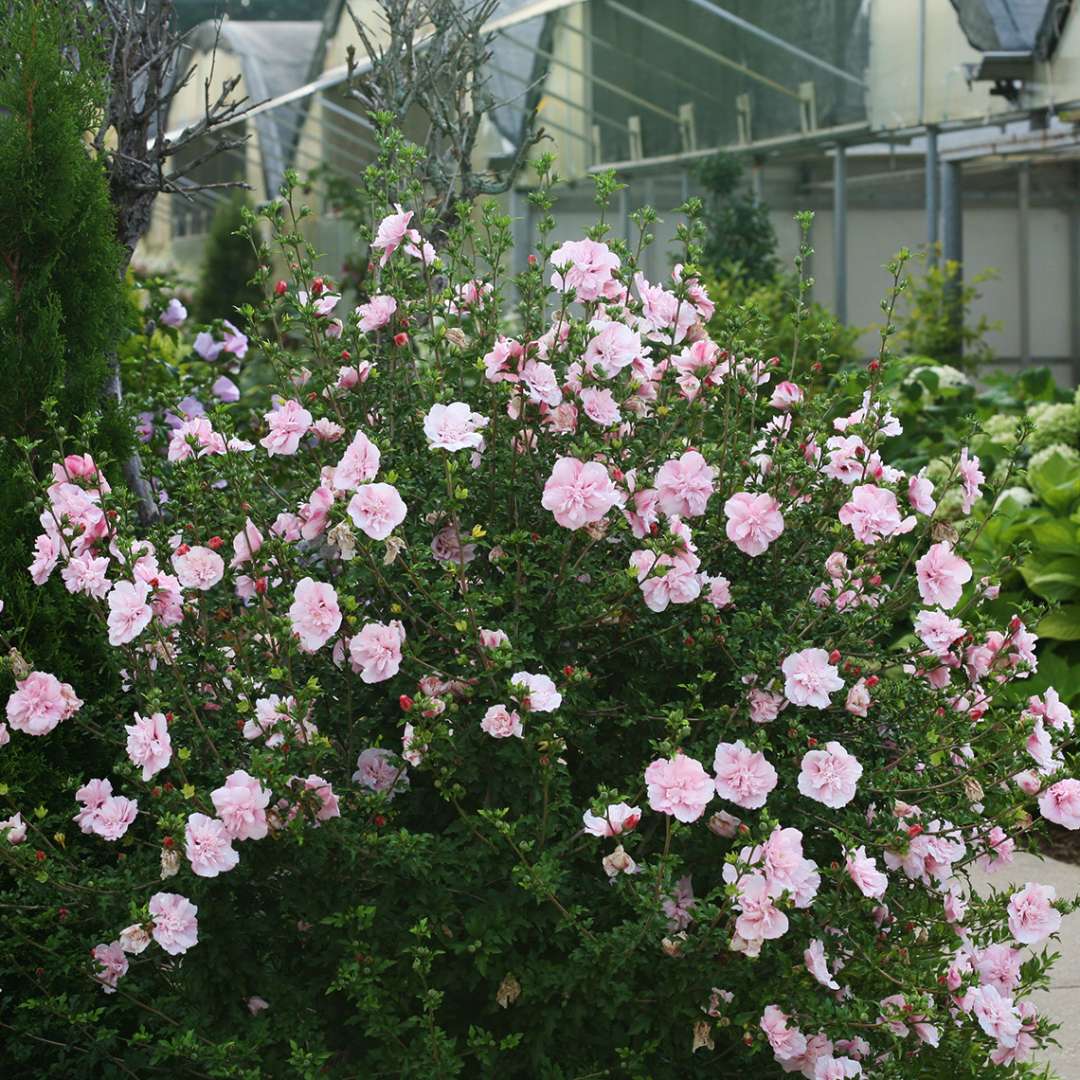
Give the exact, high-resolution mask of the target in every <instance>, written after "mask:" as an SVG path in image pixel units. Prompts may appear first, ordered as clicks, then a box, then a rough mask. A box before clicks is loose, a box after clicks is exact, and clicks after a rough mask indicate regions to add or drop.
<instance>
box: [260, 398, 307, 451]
mask: <svg viewBox="0 0 1080 1080" xmlns="http://www.w3.org/2000/svg"><path fill="white" fill-rule="evenodd" d="M263 419H264V420H265V421H266V422H267V424H268V425H269V426H270V432H269V434H268V435H264V436H263V438H261V439H260V440H259V445H260V446H264V447H266V452H267V453H268V454H269V455H270V456H271V457H273V456H274V454H284V455H289V454H295V453H296V451H297V449H299V447H300V440H301V439H302V438H303V437H304V436H305V435H306V434H307V432H308V428H310V427H311V424H312V418H311V413H309V412H308V411H307V409H305V408H304V407H303V405H301V404H300V402H299V401H286V402H284V403H283V404H282V406H281V408H280V409H271V410H270V412H268V413H266V414H265V416H264V417H263Z"/></svg>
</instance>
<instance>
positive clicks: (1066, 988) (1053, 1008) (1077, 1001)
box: [972, 854, 1080, 1080]
mask: <svg viewBox="0 0 1080 1080" xmlns="http://www.w3.org/2000/svg"><path fill="white" fill-rule="evenodd" d="M972 880H973V881H974V883H975V885H976V887H977V888H979V889H980V891H982V889H981V886H983V885H985V884H986V883H989V884H991V885H993V887H994V888H996V889H1004V888H1007V887H1008V886H1009V885H1023V884H1024V882H1026V881H1037V882H1039V883H1040V884H1042V885H1053V886H1054V888H1056V889H1057V894H1058V896H1060V897H1066V898H1069V899H1071V898H1072V897H1074V896H1076V895H1078V894H1080V866H1075V865H1072V864H1070V863H1063V862H1058V861H1057V860H1056V859H1040V858H1037V857H1036V856H1035V855H1028V854H1018V855H1017V856H1016V860H1015V862H1013V864H1012V866H1009V867H1006V868H1005V869H1004V870H999V871H997V872H996V873H994V874H991V875H989V876H987V875H982V874H978V873H976V874H973V875H972ZM1055 951H1057V952H1059V953H1061V959H1059V960H1058V962H1057V963H1056V964H1055V965H1054V967H1053V968H1052V969H1051V973H1050V975H1051V987H1050V989H1049V990H1048V991H1046V992H1045V993H1040V994H1035V995H1033V996H1032V998H1031V1002H1032V1004H1033V1005H1034V1006H1035V1007H1036V1008H1037V1009H1038V1010H1039V1012H1040V1013H1042V1014H1044V1015H1045V1016H1047V1017H1049V1018H1051V1019H1053V1020H1055V1021H1056V1022H1057V1023H1059V1024H1061V1027H1060V1028H1059V1029H1058V1031H1057V1033H1056V1035H1055V1037H1056V1038H1057V1040H1058V1042H1059V1043H1060V1044H1061V1045H1060V1046H1052V1047H1050V1052H1049V1053H1048V1054H1047V1055H1045V1059H1044V1060H1047V1061H1049V1062H1050V1064H1051V1065H1052V1066H1053V1068H1054V1071H1055V1073H1056V1075H1057V1076H1058V1077H1060V1080H1080V911H1076V912H1074V913H1073V914H1072V915H1068V916H1066V918H1065V920H1064V921H1063V923H1062V925H1061V938H1060V941H1059V942H1057V944H1056V946H1055Z"/></svg>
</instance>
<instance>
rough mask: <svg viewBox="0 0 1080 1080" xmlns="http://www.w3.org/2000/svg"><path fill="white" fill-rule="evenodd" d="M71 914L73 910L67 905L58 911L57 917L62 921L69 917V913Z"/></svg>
mask: <svg viewBox="0 0 1080 1080" xmlns="http://www.w3.org/2000/svg"><path fill="white" fill-rule="evenodd" d="M70 914H71V912H70V911H68V909H67V908H66V907H62V908H61V909H60V910H59V911H58V912H57V913H56V916H57V918H58V919H59V920H60V921H61V922H63V921H64V920H65V919H66V918H67V917H68V915H70Z"/></svg>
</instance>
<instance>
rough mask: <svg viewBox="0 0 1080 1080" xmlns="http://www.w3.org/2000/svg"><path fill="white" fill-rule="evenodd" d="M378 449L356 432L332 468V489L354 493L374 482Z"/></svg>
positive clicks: (378, 455)
mask: <svg viewBox="0 0 1080 1080" xmlns="http://www.w3.org/2000/svg"><path fill="white" fill-rule="evenodd" d="M379 458H380V454H379V448H378V447H377V446H376V445H375V444H374V443H373V442H372V441H371V440H370V439H369V438H368V437H367V436H366V435H365V434H364V433H363V432H362V431H358V432H357V433H356V434H355V435H354V436H353V441H352V442H351V443H349V446H348V449H346V451H345V453H344V454H342V456H341V460H340V461H339V462H338V463H337V465H336V466H335V467H334V489H335V490H336V491H356V490H357V489H358V488H359V487H360V485H361V484H366V483H368V481H370V480H374V479H375V477H376V475H377V474H378V472H379Z"/></svg>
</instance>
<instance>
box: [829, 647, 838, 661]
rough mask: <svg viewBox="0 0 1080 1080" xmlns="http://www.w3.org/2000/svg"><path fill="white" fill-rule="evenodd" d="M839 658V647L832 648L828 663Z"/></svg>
mask: <svg viewBox="0 0 1080 1080" xmlns="http://www.w3.org/2000/svg"><path fill="white" fill-rule="evenodd" d="M839 659H840V650H839V649H833V651H832V652H831V653H829V663H830V664H835V663H836V662H837V660H839Z"/></svg>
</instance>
